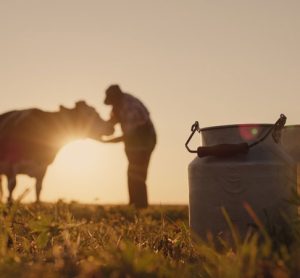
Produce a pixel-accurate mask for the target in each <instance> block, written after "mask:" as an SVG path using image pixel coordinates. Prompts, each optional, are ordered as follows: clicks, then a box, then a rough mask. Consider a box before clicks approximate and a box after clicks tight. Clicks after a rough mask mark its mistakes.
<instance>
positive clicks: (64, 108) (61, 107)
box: [59, 105, 68, 111]
mask: <svg viewBox="0 0 300 278" xmlns="http://www.w3.org/2000/svg"><path fill="white" fill-rule="evenodd" d="M59 110H60V111H66V110H68V108H66V107H64V106H63V105H60V106H59Z"/></svg>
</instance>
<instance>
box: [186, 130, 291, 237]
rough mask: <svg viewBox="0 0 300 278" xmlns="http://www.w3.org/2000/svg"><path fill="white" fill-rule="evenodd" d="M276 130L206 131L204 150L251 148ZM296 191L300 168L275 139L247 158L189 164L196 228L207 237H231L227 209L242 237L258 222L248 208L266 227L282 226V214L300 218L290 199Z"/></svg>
mask: <svg viewBox="0 0 300 278" xmlns="http://www.w3.org/2000/svg"><path fill="white" fill-rule="evenodd" d="M271 127H272V125H267V124H257V125H256V124H255V125H254V124H253V125H252V124H251V125H241V126H240V125H230V126H217V127H209V128H204V129H201V134H202V144H203V146H211V145H217V144H224V143H229V144H239V143H243V142H247V143H251V142H254V141H255V140H257V139H259V138H260V137H261V136H262V135H264V134H265V133H266V132H267V131H268V130H269V129H270V128H271ZM295 187H296V168H295V164H294V162H293V160H292V159H291V158H290V157H289V155H288V154H287V153H286V152H285V151H284V149H283V148H282V146H281V145H280V144H277V143H275V142H274V140H273V138H272V136H269V137H267V138H266V140H264V141H263V142H261V143H259V144H257V145H256V146H254V147H253V148H251V149H250V150H249V152H248V153H246V154H238V155H234V156H231V157H224V158H220V157H213V156H210V157H204V158H199V157H196V158H195V159H194V160H193V161H192V162H191V163H190V165H189V214H190V226H191V228H192V230H193V231H195V232H196V233H197V234H198V235H200V236H201V237H202V238H205V237H206V236H207V233H208V232H210V233H212V235H213V236H217V235H225V234H227V233H228V224H227V223H226V221H225V218H224V215H223V214H222V211H221V208H222V207H224V208H225V210H226V212H227V213H228V215H229V217H230V219H231V221H232V222H233V224H234V225H235V226H236V227H237V228H238V230H239V232H240V233H241V235H245V234H246V233H247V230H248V229H249V227H253V226H255V223H254V220H253V219H252V218H251V217H250V216H249V214H248V212H247V211H246V210H245V208H244V204H245V203H247V204H249V205H250V207H251V208H252V209H253V210H254V212H255V214H256V215H257V217H258V218H259V219H260V220H261V221H263V222H264V223H272V225H282V224H283V222H282V221H283V220H282V217H281V213H282V212H283V213H285V214H288V215H289V216H293V215H295V214H296V210H295V208H292V207H291V206H290V205H289V204H288V203H287V202H286V199H289V197H290V193H291V189H292V188H295Z"/></svg>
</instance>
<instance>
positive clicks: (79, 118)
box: [60, 101, 114, 139]
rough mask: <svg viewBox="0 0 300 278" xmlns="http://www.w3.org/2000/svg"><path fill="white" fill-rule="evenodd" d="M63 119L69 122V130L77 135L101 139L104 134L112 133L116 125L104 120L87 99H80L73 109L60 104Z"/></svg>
mask: <svg viewBox="0 0 300 278" xmlns="http://www.w3.org/2000/svg"><path fill="white" fill-rule="evenodd" d="M60 113H61V115H62V119H65V121H67V122H68V124H67V130H68V132H69V133H72V134H73V135H75V136H77V137H89V138H93V139H99V138H100V137H101V136H102V135H111V134H112V133H113V132H114V127H113V126H112V125H111V124H110V123H108V122H106V121H104V120H103V119H102V118H101V117H100V115H99V114H98V113H97V111H96V110H95V108H94V107H92V106H89V105H88V104H86V102H85V101H78V102H76V104H75V107H74V108H72V109H68V108H65V107H63V106H60Z"/></svg>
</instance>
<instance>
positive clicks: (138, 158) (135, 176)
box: [125, 149, 153, 208]
mask: <svg viewBox="0 0 300 278" xmlns="http://www.w3.org/2000/svg"><path fill="white" fill-rule="evenodd" d="M125 151H126V155H127V159H128V162H129V164H128V172H127V174H128V190H129V204H131V205H134V206H135V207H136V208H146V207H147V206H148V194H147V186H146V179H147V172H148V166H149V161H150V157H151V153H152V151H153V149H149V150H147V149H146V150H125Z"/></svg>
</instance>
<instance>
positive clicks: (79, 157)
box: [55, 139, 100, 176]
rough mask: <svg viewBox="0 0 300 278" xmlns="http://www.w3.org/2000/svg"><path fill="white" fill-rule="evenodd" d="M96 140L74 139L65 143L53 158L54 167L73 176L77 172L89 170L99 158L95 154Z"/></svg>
mask: <svg viewBox="0 0 300 278" xmlns="http://www.w3.org/2000/svg"><path fill="white" fill-rule="evenodd" d="M96 145H98V144H97V142H94V141H92V140H88V139H86V140H82V139H81V140H76V141H74V142H71V143H68V144H67V145H65V146H64V147H63V148H62V149H61V150H60V151H59V153H58V155H57V157H56V159H55V165H56V167H58V168H60V169H61V170H63V172H64V174H65V175H67V173H69V174H71V175H73V176H74V174H75V175H76V173H78V172H83V171H84V172H85V171H89V170H90V169H91V168H93V167H97V162H100V161H99V158H98V157H97V156H95V148H96V149H97V147H98V146H96Z"/></svg>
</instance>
